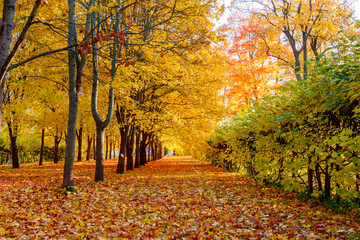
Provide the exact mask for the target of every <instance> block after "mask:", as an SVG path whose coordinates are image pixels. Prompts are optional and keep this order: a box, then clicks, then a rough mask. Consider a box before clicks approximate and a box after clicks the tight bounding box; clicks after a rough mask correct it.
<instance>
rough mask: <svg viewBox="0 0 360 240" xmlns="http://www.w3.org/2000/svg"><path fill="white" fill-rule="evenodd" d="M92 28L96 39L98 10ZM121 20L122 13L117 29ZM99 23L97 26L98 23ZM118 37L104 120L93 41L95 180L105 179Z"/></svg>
mask: <svg viewBox="0 0 360 240" xmlns="http://www.w3.org/2000/svg"><path fill="white" fill-rule="evenodd" d="M92 19H93V21H92V29H94V30H95V29H96V30H95V31H94V32H93V34H92V38H93V39H94V36H95V33H97V34H100V19H99V14H98V13H96V12H93V13H92ZM119 21H120V14H119V13H117V14H116V24H115V30H116V29H117V27H118V25H119ZM97 23H98V25H97V26H96V24H97ZM117 39H118V38H115V40H114V44H113V49H112V52H111V54H112V61H111V82H110V89H109V94H108V95H109V98H108V109H107V115H106V119H105V120H104V121H102V119H101V117H100V114H99V112H98V109H97V102H98V88H99V81H100V76H99V65H98V44H97V42H96V41H93V42H92V48H93V54H92V56H93V64H92V66H93V76H92V83H93V86H92V94H91V112H92V115H93V118H94V120H95V123H96V157H95V160H96V169H95V181H103V180H104V130H105V128H106V127H107V126H108V125H109V123H110V120H111V117H112V114H113V105H114V88H113V86H112V85H113V84H112V83H113V82H114V79H115V73H116V56H117Z"/></svg>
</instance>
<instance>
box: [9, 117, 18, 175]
mask: <svg viewBox="0 0 360 240" xmlns="http://www.w3.org/2000/svg"><path fill="white" fill-rule="evenodd" d="M8 128H9V136H10V144H11V160H12V166H13V168H19V167H20V162H19V153H18V147H17V144H16V139H17V125H15V126H14V128H12V126H11V123H8Z"/></svg>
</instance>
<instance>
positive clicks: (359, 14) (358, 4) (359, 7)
mask: <svg viewBox="0 0 360 240" xmlns="http://www.w3.org/2000/svg"><path fill="white" fill-rule="evenodd" d="M219 2H220V3H224V4H225V6H226V8H225V9H226V10H225V13H224V15H223V16H222V17H221V19H220V20H219V21H218V23H217V24H216V25H217V26H220V25H222V24H224V23H225V22H226V19H227V17H228V16H229V12H230V11H229V10H228V8H229V6H230V2H231V0H219ZM354 7H355V16H356V18H357V19H359V20H360V0H355V3H354Z"/></svg>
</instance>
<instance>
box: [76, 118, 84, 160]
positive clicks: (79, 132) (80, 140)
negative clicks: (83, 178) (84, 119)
mask: <svg viewBox="0 0 360 240" xmlns="http://www.w3.org/2000/svg"><path fill="white" fill-rule="evenodd" d="M83 128H84V127H83V125H82V124H81V125H80V128H79V131H78V133H77V134H76V136H77V141H78V161H79V162H80V161H81V160H82V141H83Z"/></svg>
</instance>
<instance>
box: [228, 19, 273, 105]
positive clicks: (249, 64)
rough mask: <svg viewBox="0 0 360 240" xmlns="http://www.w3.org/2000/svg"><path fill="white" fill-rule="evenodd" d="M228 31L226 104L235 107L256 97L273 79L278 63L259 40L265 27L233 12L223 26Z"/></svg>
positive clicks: (265, 89) (245, 103) (259, 95)
mask: <svg viewBox="0 0 360 240" xmlns="http://www.w3.org/2000/svg"><path fill="white" fill-rule="evenodd" d="M225 29H226V31H227V32H228V34H229V35H230V36H229V37H230V39H231V46H230V47H229V49H228V51H227V53H228V57H229V58H230V67H229V75H230V76H229V77H230V79H229V81H230V84H229V85H230V86H231V87H230V88H229V89H228V91H227V97H228V98H229V105H230V107H231V108H233V110H234V111H236V110H237V109H238V108H243V107H246V106H247V105H249V104H251V103H252V102H253V101H256V100H257V99H259V98H260V97H261V96H262V95H264V94H265V93H266V91H267V90H268V89H269V88H270V86H271V85H270V84H269V83H270V82H271V81H272V82H273V83H274V82H275V81H276V72H277V69H278V67H277V66H276V65H275V62H274V60H273V59H271V58H270V57H269V56H268V55H267V53H266V46H263V45H262V44H261V42H262V40H261V38H262V35H263V34H265V32H266V31H267V30H266V29H264V28H263V27H262V26H261V25H259V24H258V22H255V21H253V20H252V19H250V18H244V17H242V16H241V15H239V13H234V14H233V15H232V17H231V18H230V19H229V23H228V25H227V26H225Z"/></svg>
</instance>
